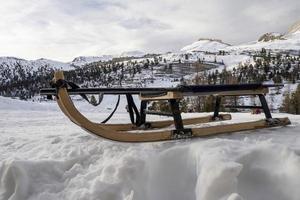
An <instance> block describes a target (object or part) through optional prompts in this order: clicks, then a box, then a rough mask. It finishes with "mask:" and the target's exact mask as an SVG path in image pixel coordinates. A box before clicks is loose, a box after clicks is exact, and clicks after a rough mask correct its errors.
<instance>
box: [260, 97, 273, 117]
mask: <svg viewBox="0 0 300 200" xmlns="http://www.w3.org/2000/svg"><path fill="white" fill-rule="evenodd" d="M258 97H259V100H260V103H261V106H262V109H263V111H264V113H265V116H266V119H271V118H272V115H271V112H270V109H269V106H268V103H267V101H266V97H265V95H263V94H259V95H258Z"/></svg>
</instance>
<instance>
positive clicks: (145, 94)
mask: <svg viewBox="0 0 300 200" xmlns="http://www.w3.org/2000/svg"><path fill="white" fill-rule="evenodd" d="M275 86H278V85H263V84H232V85H195V86H180V87H175V88H80V87H79V86H77V85H76V84H74V83H71V82H68V81H66V80H65V79H64V75H63V72H61V71H58V72H56V73H55V75H54V79H53V81H52V88H44V89H41V90H40V94H41V95H48V96H56V101H57V103H58V105H59V107H60V109H61V110H62V112H63V113H64V114H65V115H66V116H67V117H68V118H70V120H71V121H72V122H74V123H75V124H77V125H78V126H80V127H81V128H83V129H85V130H87V131H88V132H91V133H93V134H95V135H98V136H100V137H103V138H107V139H110V140H114V141H120V142H151V141H163V140H173V139H184V138H193V137H201V136H210V135H216V134H222V133H232V132H238V131H246V130H255V129H261V128H268V127H276V126H285V125H288V124H290V120H289V119H288V118H272V115H271V113H270V110H269V108H268V104H267V102H266V99H265V94H266V93H267V92H268V88H269V87H275ZM99 93H101V94H102V95H107V94H110V95H119V97H118V102H117V105H116V107H115V109H114V110H113V112H112V113H111V115H110V116H108V118H107V119H106V120H104V123H95V122H92V121H90V120H89V119H87V118H86V117H85V116H83V115H82V114H81V113H80V112H79V111H78V110H77V109H76V107H75V106H74V104H73V102H72V100H71V98H70V95H81V96H82V97H83V98H85V99H86V100H88V99H87V97H86V95H87V94H99ZM120 95H125V96H126V99H127V108H128V112H129V117H130V120H131V124H105V122H106V121H108V120H109V119H110V118H111V116H112V115H113V114H114V112H115V111H116V109H117V106H118V104H119V101H120ZM132 95H139V98H140V100H141V105H140V108H139V109H138V108H137V106H136V104H135V102H134V101H133V97H132ZM199 95H204V96H206V95H214V96H215V109H214V113H213V115H212V116H206V117H197V118H190V119H182V117H181V113H180V109H179V101H180V100H181V99H182V98H183V97H184V96H199ZM247 95H251V96H252V95H255V96H258V97H259V100H260V102H261V106H235V107H237V108H249V109H251V108H255V109H262V110H263V112H264V114H265V117H266V118H265V119H262V120H258V121H252V122H243V123H234V124H221V125H216V126H209V127H200V128H186V127H187V126H188V125H196V124H202V123H208V122H216V121H222V120H230V119H231V115H230V114H220V113H219V109H220V104H221V98H222V97H225V96H247ZM161 100H167V101H168V102H169V105H170V108H171V113H163V112H153V111H147V103H148V102H150V101H161ZM147 114H157V115H167V116H172V117H173V120H167V121H153V122H148V121H147V120H146V116H147ZM170 125H174V127H175V128H174V129H173V130H169V129H168V128H167V127H169V126H170Z"/></svg>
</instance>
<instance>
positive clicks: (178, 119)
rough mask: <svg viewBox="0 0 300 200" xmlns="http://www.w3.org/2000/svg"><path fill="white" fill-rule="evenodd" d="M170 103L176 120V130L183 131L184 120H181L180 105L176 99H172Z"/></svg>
mask: <svg viewBox="0 0 300 200" xmlns="http://www.w3.org/2000/svg"><path fill="white" fill-rule="evenodd" d="M169 103H170V107H171V111H172V114H173V118H174V124H175V128H176V129H177V130H182V129H183V123H182V118H181V114H180V110H179V104H178V102H177V100H176V99H170V100H169Z"/></svg>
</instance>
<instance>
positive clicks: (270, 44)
mask: <svg viewBox="0 0 300 200" xmlns="http://www.w3.org/2000/svg"><path fill="white" fill-rule="evenodd" d="M262 48H265V49H271V50H275V51H276V50H277V51H300V30H299V31H296V32H291V33H288V34H286V35H284V36H282V39H276V40H270V41H267V42H264V41H254V42H249V43H246V44H241V45H237V46H230V47H226V48H225V49H224V50H226V51H259V50H261V49H262Z"/></svg>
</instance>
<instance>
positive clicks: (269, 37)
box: [258, 32, 284, 42]
mask: <svg viewBox="0 0 300 200" xmlns="http://www.w3.org/2000/svg"><path fill="white" fill-rule="evenodd" d="M274 40H284V38H283V35H282V34H281V33H274V32H273V33H265V34H263V35H262V36H260V37H259V39H258V42H269V41H274Z"/></svg>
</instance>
